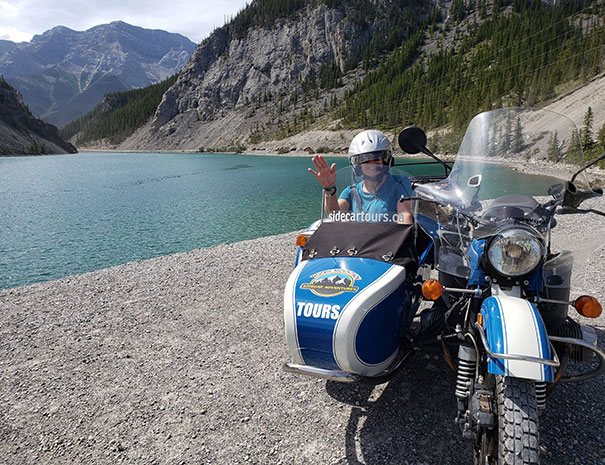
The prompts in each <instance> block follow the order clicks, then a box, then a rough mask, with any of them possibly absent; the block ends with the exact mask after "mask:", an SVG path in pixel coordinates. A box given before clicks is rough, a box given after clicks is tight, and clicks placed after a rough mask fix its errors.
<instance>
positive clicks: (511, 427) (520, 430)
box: [496, 376, 540, 465]
mask: <svg viewBox="0 0 605 465" xmlns="http://www.w3.org/2000/svg"><path fill="white" fill-rule="evenodd" d="M496 401H497V406H498V465H535V464H538V463H539V461H540V451H539V444H540V443H539V436H538V408H537V406H536V385H535V382H534V381H530V380H527V379H519V378H510V377H508V376H496Z"/></svg>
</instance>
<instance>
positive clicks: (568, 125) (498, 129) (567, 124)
mask: <svg viewBox="0 0 605 465" xmlns="http://www.w3.org/2000/svg"><path fill="white" fill-rule="evenodd" d="M583 165H584V160H583V155H582V149H581V144H580V137H579V132H578V130H577V128H576V127H575V125H574V123H573V122H572V121H571V120H569V119H568V118H567V117H565V116H563V115H560V114H557V113H553V112H550V111H545V110H538V109H527V108H503V109H498V110H493V111H489V112H485V113H481V114H479V115H477V116H476V117H475V118H473V120H472V121H471V122H470V124H469V126H468V128H467V131H466V133H465V135H464V138H463V140H462V144H461V146H460V148H459V151H458V154H457V157H456V161H455V163H454V166H453V168H452V172H451V174H450V176H449V177H448V178H447V179H445V180H443V181H441V182H435V183H429V184H425V185H421V186H419V187H418V188H417V189H416V190H415V194H416V195H417V196H418V197H419V198H420V199H423V200H422V201H418V202H416V209H415V215H416V219H417V221H418V222H419V223H420V224H421V225H422V226H423V228H424V229H425V230H426V231H427V232H428V233H429V234H430V235H431V236H432V237H433V238H434V239H435V243H436V262H437V268H439V269H440V270H443V271H445V272H447V273H450V274H453V275H456V276H461V277H465V278H467V277H468V273H469V270H470V269H471V265H472V264H471V260H472V258H471V257H472V255H473V254H472V253H469V250H470V246H471V238H476V239H481V238H482V237H489V235H490V234H493V233H494V231H497V230H499V228H501V227H502V226H503V225H511V224H517V225H521V226H526V227H528V228H531V230H532V231H534V232H535V233H537V234H538V235H539V236H541V237H542V239H543V241H544V244H545V246H546V247H548V244H549V242H550V241H551V240H552V245H553V250H554V248H555V247H556V248H558V250H563V249H571V250H572V251H573V252H574V256H575V257H576V258H575V260H574V261H575V262H576V263H577V265H578V266H579V268H580V269H582V268H583V267H584V264H585V263H586V260H587V258H588V257H590V256H593V255H592V253H593V252H594V250H595V249H596V248H600V247H601V246H603V244H605V233H604V232H603V228H600V227H599V228H595V229H591V230H590V231H586V230H585V229H584V228H582V227H581V226H580V225H581V224H582V222H583V221H585V220H584V217H585V216H586V215H590V216H591V219H590V221H594V222H595V224H599V225H600V224H601V223H600V221H601V219H602V218H603V217H600V216H598V215H591V214H589V213H587V214H585V215H581V214H577V213H576V214H573V215H564V216H563V215H558V216H557V219H556V220H555V221H551V220H550V218H551V217H549V215H550V213H549V212H548V211H546V210H544V209H543V206H544V205H545V204H547V202H549V201H550V200H553V198H554V197H553V195H552V194H553V193H556V192H557V190H559V191H561V190H562V189H563V186H564V183H565V181H566V180H569V179H570V178H571V177H572V174H573V172H575V171H577V170H578V169H579V168H580V167H581V166H583ZM574 183H575V185H576V187H577V188H578V189H588V187H589V186H588V182H587V180H586V178H585V177H584V175H583V174H581V175H580V176H578V177H576V178H575V180H574ZM596 202H597V203H598V202H599V201H596ZM586 203H587V204H589V202H586ZM599 205H602V202H601V203H600V204H599ZM597 209H600V210H603V208H597ZM554 211H557V210H554V209H552V210H551V212H554ZM551 216H552V215H551ZM559 217H562V218H564V219H563V220H562V221H561V224H564V225H565V226H564V227H558V228H557V227H553V226H555V225H556V224H557V221H558V218H559ZM572 217H573V219H571V218H572ZM574 222H575V223H574ZM574 225H575V226H576V227H574ZM575 236H578V237H577V240H575V241H574V243H570V241H569V240H568V239H567V240H566V237H567V238H570V237H575ZM581 237H584V239H581ZM587 238H588V239H587Z"/></svg>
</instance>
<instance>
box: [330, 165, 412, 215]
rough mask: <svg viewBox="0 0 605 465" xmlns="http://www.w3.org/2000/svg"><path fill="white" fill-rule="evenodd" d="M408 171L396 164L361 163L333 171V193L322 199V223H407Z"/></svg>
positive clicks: (409, 205)
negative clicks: (334, 186)
mask: <svg viewBox="0 0 605 465" xmlns="http://www.w3.org/2000/svg"><path fill="white" fill-rule="evenodd" d="M411 177H412V174H411V173H410V172H409V171H408V170H407V169H406V168H405V167H400V166H385V165H381V164H375V163H363V164H361V165H357V167H352V166H348V167H345V168H342V169H339V170H337V172H336V194H335V195H334V197H331V198H328V197H324V198H322V216H321V218H322V221H323V222H326V221H328V222H347V223H400V224H401V223H411V222H412V218H413V216H412V215H413V212H412V210H413V208H412V206H411V202H410V201H402V199H405V198H409V197H412V195H413V190H412V184H411V181H410V179H411Z"/></svg>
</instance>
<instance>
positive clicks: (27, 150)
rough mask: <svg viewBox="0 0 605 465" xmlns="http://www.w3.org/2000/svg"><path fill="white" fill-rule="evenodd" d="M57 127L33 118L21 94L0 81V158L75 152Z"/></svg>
mask: <svg viewBox="0 0 605 465" xmlns="http://www.w3.org/2000/svg"><path fill="white" fill-rule="evenodd" d="M76 152H77V150H76V148H75V147H74V146H73V145H71V144H70V143H68V142H65V141H64V140H63V139H61V137H59V133H58V131H57V128H56V127H55V126H53V125H51V124H48V123H45V122H44V121H41V120H39V119H37V118H34V117H33V116H32V114H31V113H30V112H29V110H28V109H27V107H26V106H25V104H24V103H23V98H22V97H21V94H20V93H19V92H18V91H17V90H15V89H14V88H12V87H11V86H9V85H8V84H7V83H6V81H4V80H3V79H0V155H42V154H59V153H76Z"/></svg>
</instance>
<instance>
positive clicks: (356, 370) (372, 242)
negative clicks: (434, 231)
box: [284, 168, 431, 381]
mask: <svg viewBox="0 0 605 465" xmlns="http://www.w3.org/2000/svg"><path fill="white" fill-rule="evenodd" d="M391 170H392V171H391V175H392V176H394V177H395V179H397V176H400V175H396V174H393V172H394V171H396V169H395V168H391ZM349 173H350V171H349V169H348V168H345V169H344V170H340V171H339V172H338V175H337V179H339V180H341V184H342V180H344V181H345V182H346V180H349V179H351V177H350V176H351V175H350V174H349ZM344 185H345V186H346V184H344ZM341 187H342V186H341ZM340 190H341V189H339V191H340ZM323 216H326V217H325V218H323V219H322V220H321V221H318V222H317V223H315V224H314V225H313V226H312V227H311V228H309V230H308V231H307V232H306V233H305V234H303V235H302V238H303V241H302V242H304V244H303V245H300V246H299V250H298V256H297V261H296V267H295V269H294V271H293V272H292V274H291V275H290V277H289V279H288V282H287V285H286V288H285V292H284V320H285V332H286V339H287V343H288V348H289V351H290V355H291V357H292V360H293V362H292V363H286V364H285V365H284V370H286V371H288V372H295V373H300V374H306V375H311V376H316V377H321V378H327V379H334V380H339V381H358V380H360V379H362V378H364V377H367V378H375V379H381V380H382V379H383V378H384V377H389V376H390V375H392V374H394V372H395V371H396V368H397V367H398V366H400V365H401V362H402V361H403V360H404V359H405V358H406V356H407V355H408V354H409V352H410V350H411V347H409V346H408V345H406V342H405V335H406V331H407V329H408V328H409V326H410V324H411V322H412V320H413V318H414V316H415V314H416V311H417V309H418V307H419V304H420V300H421V284H422V280H421V278H420V277H419V275H418V270H419V267H420V266H422V265H423V264H424V263H425V262H426V261H427V260H428V259H429V258H431V257H430V254H429V253H428V250H429V249H430V241H429V240H428V237H427V236H426V235H425V234H424V233H423V232H422V230H421V229H420V228H417V227H416V226H415V225H409V224H399V223H397V222H396V219H397V218H396V215H393V217H392V218H386V216H388V215H387V214H385V218H378V217H377V216H376V215H375V214H367V215H363V214H362V215H359V214H357V215H356V214H353V213H348V214H343V213H342V212H340V214H334V213H332V214H329V215H326V214H325V213H324V215H323ZM385 219H386V220H387V221H386V222H384V221H376V220H385ZM299 237H300V236H299Z"/></svg>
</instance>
